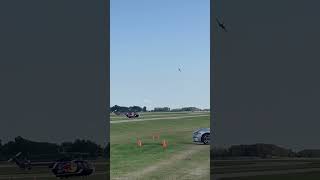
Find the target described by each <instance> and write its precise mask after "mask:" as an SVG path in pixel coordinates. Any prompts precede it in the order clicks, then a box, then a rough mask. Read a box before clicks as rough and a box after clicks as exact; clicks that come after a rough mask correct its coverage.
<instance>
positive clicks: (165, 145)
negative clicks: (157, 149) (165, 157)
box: [162, 139, 168, 149]
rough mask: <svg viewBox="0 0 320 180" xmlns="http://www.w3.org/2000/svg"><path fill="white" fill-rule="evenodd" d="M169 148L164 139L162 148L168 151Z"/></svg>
mask: <svg viewBox="0 0 320 180" xmlns="http://www.w3.org/2000/svg"><path fill="white" fill-rule="evenodd" d="M167 147H168V143H167V142H166V140H165V139H164V140H163V141H162V148H163V149H167Z"/></svg>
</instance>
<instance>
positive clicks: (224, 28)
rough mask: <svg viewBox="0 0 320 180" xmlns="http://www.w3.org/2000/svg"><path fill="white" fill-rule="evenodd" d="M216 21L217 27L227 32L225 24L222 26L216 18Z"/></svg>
mask: <svg viewBox="0 0 320 180" xmlns="http://www.w3.org/2000/svg"><path fill="white" fill-rule="evenodd" d="M216 20H217V23H218V26H219V27H220V28H221V29H223V30H224V31H225V32H228V31H227V28H226V26H225V24H224V23H223V22H222V23H221V22H220V21H219V19H218V18H216Z"/></svg>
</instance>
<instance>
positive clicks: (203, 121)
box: [110, 117, 210, 176]
mask: <svg viewBox="0 0 320 180" xmlns="http://www.w3.org/2000/svg"><path fill="white" fill-rule="evenodd" d="M209 126H210V121H209V117H193V118H184V119H168V120H165V119H163V120H155V121H142V122H129V123H119V124H111V128H110V129H111V132H110V134H111V136H110V140H111V159H110V162H111V176H119V175H123V174H125V173H128V172H134V171H138V170H141V169H142V168H144V167H147V166H148V165H151V164H153V163H156V162H159V161H161V160H165V159H170V157H171V156H172V155H174V154H175V153H177V152H182V151H183V150H185V149H187V148H188V147H190V145H192V144H193V143H192V132H193V131H194V130H196V129H197V128H199V127H209ZM157 133H158V134H160V140H155V141H153V139H152V135H153V134H157ZM137 138H141V140H142V143H143V144H144V145H143V147H142V148H138V147H137V145H136V140H137ZM163 139H166V140H167V141H168V144H169V146H168V149H167V150H166V151H163V149H162V147H161V145H160V142H161V140H163ZM208 156H209V154H208V155H205V157H206V158H208Z"/></svg>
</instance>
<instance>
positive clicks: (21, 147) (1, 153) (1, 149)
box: [0, 136, 109, 161]
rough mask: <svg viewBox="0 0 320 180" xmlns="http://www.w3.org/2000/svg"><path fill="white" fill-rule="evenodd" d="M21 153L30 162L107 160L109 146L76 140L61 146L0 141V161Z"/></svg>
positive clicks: (21, 139)
mask: <svg viewBox="0 0 320 180" xmlns="http://www.w3.org/2000/svg"><path fill="white" fill-rule="evenodd" d="M19 152H22V155H23V156H24V157H25V158H28V159H31V160H57V159H59V158H65V157H70V158H88V159H95V158H98V157H104V158H109V144H108V145H106V146H105V147H101V146H100V145H98V144H96V143H94V142H92V141H90V140H81V139H76V140H75V141H74V142H63V143H61V144H55V143H48V142H35V141H30V140H27V139H25V138H22V137H21V136H18V137H16V138H15V139H14V141H9V142H7V143H5V144H2V143H1V141H0V160H2V161H5V160H8V159H10V158H11V157H13V156H14V155H16V154H17V153H19Z"/></svg>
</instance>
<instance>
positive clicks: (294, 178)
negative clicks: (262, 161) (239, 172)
mask: <svg viewBox="0 0 320 180" xmlns="http://www.w3.org/2000/svg"><path fill="white" fill-rule="evenodd" d="M319 179H320V172H309V173H292V174H282V175H264V176H252V177H237V178H222V179H221V180H319Z"/></svg>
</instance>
